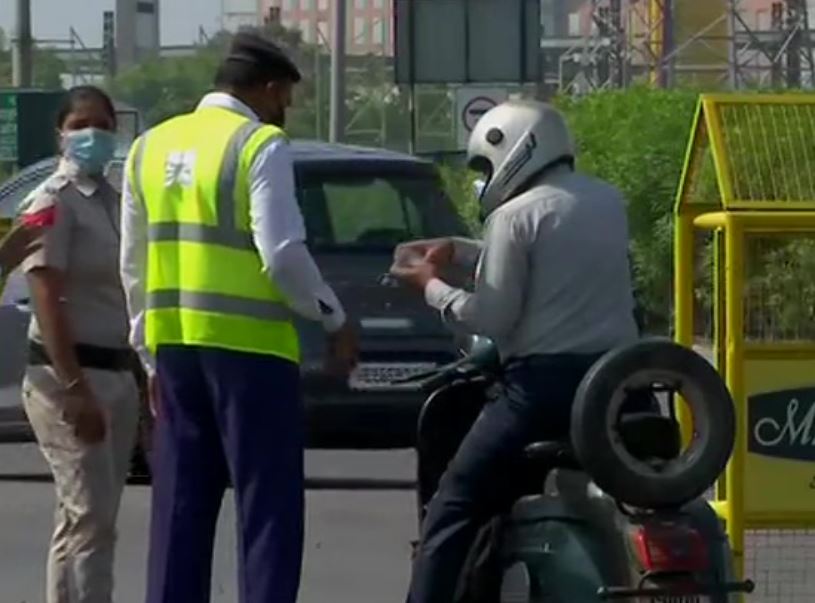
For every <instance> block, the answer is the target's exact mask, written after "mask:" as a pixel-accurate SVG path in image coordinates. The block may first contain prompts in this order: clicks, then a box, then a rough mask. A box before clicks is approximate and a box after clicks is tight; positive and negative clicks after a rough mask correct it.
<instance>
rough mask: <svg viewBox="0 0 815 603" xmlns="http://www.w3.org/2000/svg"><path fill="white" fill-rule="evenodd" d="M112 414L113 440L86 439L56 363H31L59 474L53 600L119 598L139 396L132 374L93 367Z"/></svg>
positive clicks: (44, 446) (49, 589)
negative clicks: (70, 417)
mask: <svg viewBox="0 0 815 603" xmlns="http://www.w3.org/2000/svg"><path fill="white" fill-rule="evenodd" d="M84 373H85V377H86V379H87V380H88V383H89V385H90V387H91V389H92V390H93V392H94V394H95V395H96V398H97V400H98V401H99V403H100V404H101V405H102V407H103V409H104V411H105V412H106V413H107V416H108V429H107V433H106V436H105V439H104V440H103V441H102V442H100V443H99V444H94V445H87V444H85V443H83V442H81V441H79V440H78V439H77V438H76V436H75V435H74V432H73V427H72V426H71V425H70V424H69V423H68V422H66V420H65V414H64V402H65V394H64V393H63V392H62V390H61V387H60V384H59V382H58V381H57V379H56V376H55V373H54V371H53V369H52V368H51V367H48V366H29V367H28V369H27V371H26V375H25V380H24V382H23V401H24V404H25V410H26V414H27V415H28V419H29V421H30V423H31V426H32V428H33V430H34V433H35V435H36V437H37V441H38V442H39V445H40V449H41V451H42V453H43V455H44V456H45V459H46V461H47V462H48V464H49V466H50V468H51V472H52V474H53V476H54V484H55V487H56V497H57V508H56V519H55V524H56V525H55V527H54V533H53V536H52V539H51V549H50V552H49V555H48V572H47V585H46V602H47V603H111V600H112V594H113V555H114V546H115V542H116V518H117V515H118V511H119V503H120V501H121V496H122V491H123V489H124V485H125V482H126V479H127V473H128V468H129V463H130V458H131V454H132V450H133V446H134V443H135V440H136V433H137V428H138V416H139V394H138V389H137V387H136V382H135V379H134V378H133V375H132V374H131V373H129V372H126V371H121V372H115V371H103V370H96V369H85V371H84Z"/></svg>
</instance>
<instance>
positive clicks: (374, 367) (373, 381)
mask: <svg viewBox="0 0 815 603" xmlns="http://www.w3.org/2000/svg"><path fill="white" fill-rule="evenodd" d="M437 367H438V364H436V363H435V362H398V363H397V362H363V363H360V364H359V366H357V368H356V370H354V372H353V373H352V374H351V376H350V377H349V378H348V387H349V388H351V389H352V390H362V391H365V390H395V391H398V390H416V389H419V387H420V386H421V383H394V381H398V380H399V379H405V378H407V377H411V376H413V375H418V374H421V373H426V372H428V371H432V370H435V369H436V368H437Z"/></svg>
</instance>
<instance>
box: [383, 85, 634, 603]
mask: <svg viewBox="0 0 815 603" xmlns="http://www.w3.org/2000/svg"><path fill="white" fill-rule="evenodd" d="M574 158H575V149H574V143H573V141H572V137H571V135H570V133H569V130H568V127H567V126H566V123H565V121H564V119H563V117H562V116H561V114H560V113H559V112H558V111H557V110H555V109H554V108H553V107H551V106H550V105H547V104H544V103H541V102H535V101H509V102H506V103H504V104H501V105H499V106H498V107H495V108H494V109H492V110H490V111H489V112H487V113H486V114H485V115H484V116H483V117H482V118H481V119H480V120H479V122H478V124H477V125H476V127H475V129H474V130H473V133H472V136H471V138H470V142H469V147H468V151H467V159H468V163H469V166H470V167H471V168H472V169H474V170H476V171H478V172H480V173H481V174H483V176H484V178H485V183H484V186H483V189H482V192H481V195H480V203H481V210H482V218H483V219H484V220H485V230H484V238H483V242H478V241H468V240H462V239H436V240H424V241H415V242H411V243H407V244H404V245H402V246H400V247H399V248H398V249H397V251H396V254H395V258H396V259H395V263H394V266H393V267H392V268H391V272H392V274H393V275H394V276H396V277H397V278H399V279H400V280H401V281H403V282H404V283H406V284H409V285H411V286H413V287H415V288H417V289H418V290H420V291H422V292H423V293H424V296H425V299H426V300H427V303H428V304H429V305H430V306H432V307H434V308H436V309H438V310H439V311H440V312H441V315H442V317H443V319H444V321H445V322H446V323H447V324H448V325H449V326H450V327H451V328H453V329H454V330H456V331H458V332H465V333H468V334H477V335H482V336H485V337H489V338H490V339H492V340H493V342H494V343H495V345H496V347H497V349H498V352H499V354H500V357H501V363H502V371H501V376H500V387H499V392H500V393H499V395H498V396H497V397H496V398H495V399H494V400H492V401H491V402H490V403H488V404H487V406H486V407H485V408H484V410H483V411H482V413H481V415H480V417H479V419H478V420H477V421H476V423H475V424H474V425H473V427H472V428H471V430H470V431H469V433H468V435H467V436H466V437H465V439H464V441H463V442H462V444H461V446H460V448H459V450H458V452H457V454H456V456H455V457H454V459H453V460H452V462H451V463H450V465H449V466H448V469H447V471H446V473H445V475H444V477H443V478H442V480H441V483H440V485H439V489H438V492H437V494H436V496H435V497H434V498H433V500H432V501H431V502H430V504H429V507H428V509H427V515H426V518H425V521H424V524H423V527H422V534H421V538H420V542H419V546H418V550H417V555H416V558H415V561H414V567H413V577H412V580H411V586H410V593H409V596H408V601H409V602H410V603H432V602H439V603H451V601H453V599H454V596H455V592H456V587H457V583H458V579H459V574H460V571H461V569H462V567H463V565H464V562H465V559H466V556H467V554H468V551H469V549H470V547H471V545H472V543H473V540H474V538H475V536H476V533H477V531H478V529H479V528H480V527H481V525H483V524H484V523H485V522H486V521H488V520H489V519H490V518H491V517H493V516H495V515H496V514H499V513H502V512H503V511H505V510H506V509H507V507H508V506H509V505H510V504H511V503H512V501H513V500H515V498H516V497H517V494H518V488H520V487H521V485H522V483H523V476H522V475H521V473H522V471H521V467H522V463H521V462H520V460H521V459H522V457H523V450H524V447H525V446H526V445H527V444H529V443H530V442H533V441H539V440H556V439H564V438H566V437H567V436H568V429H569V415H570V410H571V405H572V400H573V398H574V394H575V391H576V390H577V387H578V385H579V383H580V381H581V379H582V378H583V376H584V375H585V373H586V372H587V371H588V369H589V368H590V367H591V365H592V364H593V363H594V362H595V361H596V360H597V359H598V358H599V357H600V356H601V355H602V354H603V353H605V352H606V351H608V350H610V349H612V348H616V347H617V346H621V345H625V344H628V343H631V342H633V341H635V340H636V339H637V337H638V330H637V326H636V323H635V321H634V300H633V293H632V287H631V279H630V268H629V262H628V225H627V219H626V213H625V203H624V199H623V197H622V195H621V193H620V192H619V191H617V190H616V189H615V188H614V187H612V186H611V185H609V184H607V183H605V182H602V181H599V180H596V179H594V178H591V177H589V176H586V175H582V174H580V173H578V172H576V171H575V168H574ZM452 264H457V265H465V266H475V265H476V264H477V266H476V268H475V272H476V278H475V286H474V290H473V291H472V292H468V291H465V290H463V289H457V288H454V287H451V286H450V285H448V284H447V283H445V282H444V281H443V280H442V279H441V278H440V274H441V273H442V270H443V269H444V268H445V267H446V266H448V265H452Z"/></svg>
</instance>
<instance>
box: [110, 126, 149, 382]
mask: <svg viewBox="0 0 815 603" xmlns="http://www.w3.org/2000/svg"><path fill="white" fill-rule="evenodd" d="M136 144H138V142H137V143H136ZM133 148H135V144H134V147H133ZM131 153H132V150H131ZM130 160H131V159H130V158H128V164H129V162H130ZM128 172H129V169H127V167H125V170H124V181H123V183H122V218H121V232H122V242H121V250H120V257H119V267H120V275H121V279H122V287H123V288H124V293H125V301H126V302H127V312H128V315H129V316H130V345H131V346H132V347H133V349H134V350H136V352H137V353H138V355H139V358H140V359H141V362H142V364H143V365H144V369H145V371H147V374H148V375H153V374H154V373H155V370H156V362H155V359H154V358H153V356H152V354H150V351H149V350H148V349H147V344H146V343H145V339H144V315H145V310H146V300H145V296H146V291H147V281H146V270H147V208H146V207H145V206H144V203H143V202H142V200H141V199H138V198H137V196H136V195H135V194H134V193H133V188H132V183H131V182H130V181H129V178H128Z"/></svg>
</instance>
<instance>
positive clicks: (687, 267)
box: [674, 94, 815, 603]
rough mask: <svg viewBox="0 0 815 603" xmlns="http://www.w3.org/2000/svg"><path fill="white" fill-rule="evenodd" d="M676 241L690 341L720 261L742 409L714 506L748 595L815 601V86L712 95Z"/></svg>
mask: <svg viewBox="0 0 815 603" xmlns="http://www.w3.org/2000/svg"><path fill="white" fill-rule="evenodd" d="M705 232H710V233H713V236H712V237H711V238H709V239H707V240H703V242H702V243H701V246H702V247H703V248H701V249H700V241H699V233H705ZM674 244H675V260H674V261H675V287H674V294H675V300H674V301H675V322H676V324H675V327H676V328H675V334H676V339H677V341H678V342H680V343H682V344H683V345H687V346H691V345H694V344H697V343H698V341H697V335H699V330H700V329H699V323H700V321H699V314H700V311H699V307H700V299H699V297H700V289H699V287H698V277H699V261H698V260H697V258H698V256H699V255H700V252H701V255H703V256H707V257H710V258H712V271H711V274H709V275H708V276H709V278H710V282H711V284H712V291H713V293H712V297H711V299H710V303H709V305H710V312H711V314H712V322H713V328H712V343H713V350H712V352H713V358H714V361H715V363H716V365H717V368H718V369H719V371H720V372H721V373H722V375H723V376H724V378H725V381H726V383H727V386H728V387H729V389H730V392H731V394H732V395H733V398H734V400H735V403H736V407H737V417H738V433H737V439H736V447H735V450H734V453H733V456H732V459H731V461H730V463H729V465H728V467H727V470H726V473H725V475H724V476H723V479H722V480H721V482H720V483H719V484H718V487H717V489H716V496H715V498H716V501H715V503H714V505H715V507H716V509H717V512H718V513H719V515H720V516H721V517H722V518H723V519H724V520H725V522H726V525H727V530H728V534H729V536H730V540H731V545H732V547H733V550H734V553H735V555H736V567H737V571H738V572H739V574H741V575H744V577H747V578H751V579H753V580H754V581H755V582H756V584H757V588H756V593H755V594H754V595H752V596H751V597H750V600H751V601H761V602H765V601H766V602H768V603H769V602H773V603H775V602H778V603H799V602H800V603H804V602H810V601H813V600H815V95H804V94H789V95H756V94H748V95H743V94H731V95H703V96H702V97H701V99H700V101H699V105H698V109H697V112H696V116H695V119H694V124H693V129H692V133H691V137H690V143H689V145H688V153H687V157H686V162H685V168H684V170H683V175H682V182H681V185H680V188H679V193H678V196H677V204H676V220H675V239H674ZM680 416H681V418H682V420H683V433H684V434H686V435H688V436H689V435H690V434H692V432H693V427H692V425H691V422H690V418H689V417H688V416H687V414H682V413H681V414H680Z"/></svg>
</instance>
